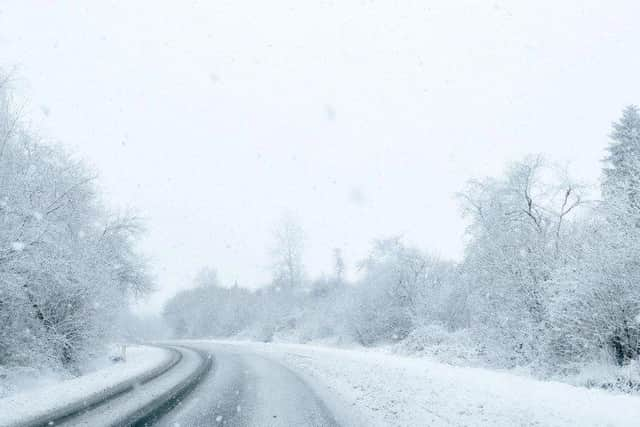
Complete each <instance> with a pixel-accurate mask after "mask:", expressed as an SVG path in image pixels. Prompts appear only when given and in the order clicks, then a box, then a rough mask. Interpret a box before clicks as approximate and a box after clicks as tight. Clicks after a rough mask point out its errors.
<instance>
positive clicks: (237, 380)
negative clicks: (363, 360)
mask: <svg viewBox="0 0 640 427" xmlns="http://www.w3.org/2000/svg"><path fill="white" fill-rule="evenodd" d="M188 346H189V347H190V348H196V349H197V350H199V351H202V352H208V353H209V354H211V355H212V357H213V367H212V369H211V370H210V371H209V373H208V374H207V376H206V377H204V379H203V380H202V381H201V382H200V383H199V384H198V385H197V387H196V388H195V389H194V390H193V392H192V393H190V394H189V395H187V396H186V397H185V398H184V399H182V400H181V402H180V403H179V405H177V406H176V407H175V408H173V409H172V410H171V411H168V412H166V413H165V414H163V415H162V416H161V417H159V418H158V419H156V420H155V422H154V425H158V426H167V427H199V426H217V425H220V426H242V427H245V426H246V427H249V426H265V427H268V426H273V427H275V426H318V427H320V426H322V427H324V426H337V425H338V423H337V422H336V420H335V419H334V417H333V415H332V414H331V412H330V411H329V409H328V408H327V406H326V405H325V404H324V403H323V402H322V400H321V399H320V398H319V397H318V396H317V395H316V394H315V393H314V392H313V391H312V389H311V388H310V387H309V386H308V385H307V384H306V383H305V382H304V381H303V380H302V379H301V378H299V377H298V376H297V375H295V374H294V373H293V372H292V371H290V370H289V369H287V368H286V367H284V366H282V365H280V364H278V363H276V362H273V361H270V360H268V359H265V358H263V357H261V356H259V355H255V354H251V353H244V352H242V351H241V350H239V349H238V348H234V347H233V346H226V345H223V344H214V343H198V344H194V343H190V344H188Z"/></svg>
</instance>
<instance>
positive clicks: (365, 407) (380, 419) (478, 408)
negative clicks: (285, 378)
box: [227, 342, 640, 427]
mask: <svg viewBox="0 0 640 427" xmlns="http://www.w3.org/2000/svg"><path fill="white" fill-rule="evenodd" d="M227 343H229V344H230V343H231V342H227ZM234 345H238V346H245V347H248V348H247V350H250V351H255V352H258V353H261V354H264V355H265V356H267V357H270V358H273V359H276V360H278V361H280V362H282V363H284V364H285V365H286V366H288V367H289V368H291V369H293V370H294V371H296V372H297V373H298V374H300V375H301V376H302V377H303V378H305V379H306V380H307V381H309V382H310V383H312V384H314V385H315V388H316V390H317V392H318V393H319V394H320V395H322V397H323V398H325V399H328V400H330V401H329V402H328V403H329V405H330V406H332V405H331V400H333V401H334V402H337V401H342V402H343V409H342V410H345V411H346V410H349V411H350V412H351V414H347V415H348V416H350V417H351V418H352V419H355V417H357V418H360V419H361V420H362V421H363V424H364V425H385V426H418V425H429V426H509V427H512V426H638V425H640V397H638V396H629V395H621V394H612V393H608V392H606V391H602V390H590V389H586V388H579V387H574V386H571V385H567V384H562V383H557V382H543V381H537V380H534V379H531V378H526V377H521V376H517V375H513V374H509V373H504V372H497V371H492V370H488V369H481V368H465V367H455V366H450V365H446V364H441V363H437V362H434V361H430V360H429V359H424V358H411V357H403V356H396V355H390V354H384V353H381V352H376V351H360V350H358V351H355V350H339V349H333V348H326V347H317V346H309V345H296V344H260V343H250V342H236V343H234ZM332 409H334V410H335V408H332ZM347 418H348V417H347Z"/></svg>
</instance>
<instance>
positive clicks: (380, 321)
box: [165, 106, 640, 373]
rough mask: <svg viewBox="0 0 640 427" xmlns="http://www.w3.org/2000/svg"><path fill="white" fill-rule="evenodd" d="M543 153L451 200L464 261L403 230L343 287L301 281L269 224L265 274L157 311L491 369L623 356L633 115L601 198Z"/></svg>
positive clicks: (609, 163)
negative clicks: (463, 235)
mask: <svg viewBox="0 0 640 427" xmlns="http://www.w3.org/2000/svg"><path fill="white" fill-rule="evenodd" d="M593 193H594V191H593V190H592V189H590V188H588V187H586V186H584V185H581V184H580V183H578V182H575V181H574V180H572V179H571V178H570V177H569V176H568V174H567V173H566V170H565V169H564V168H562V167H560V166H558V165H556V164H554V163H553V162H550V161H547V160H545V159H544V158H542V157H540V156H531V157H527V158H525V159H523V160H522V161H520V162H516V163H514V164H511V165H510V166H509V167H508V168H507V170H506V172H505V174H504V175H503V176H501V177H498V178H485V179H481V180H473V181H470V182H469V183H468V185H467V186H466V188H464V189H463V191H462V192H461V193H460V194H459V195H458V196H459V200H460V205H461V208H462V213H463V214H464V216H465V217H466V218H467V220H468V230H467V240H466V250H465V255H464V259H463V260H462V261H460V262H458V263H452V262H447V261H443V260H440V259H437V258H434V257H433V256H430V255H429V254H426V253H423V252H421V251H420V250H418V249H415V248H412V247H408V246H406V245H405V244H403V242H402V241H401V240H400V239H387V240H381V241H379V242H376V243H375V245H374V247H373V248H372V250H371V253H370V255H369V257H367V259H365V260H364V261H363V262H362V263H361V265H360V268H361V274H360V279H358V280H357V282H356V283H347V281H346V280H345V279H344V274H343V272H344V262H343V261H342V259H341V256H340V252H339V251H336V254H335V259H336V263H335V264H336V267H335V271H334V272H333V274H331V275H330V276H328V277H323V278H320V279H316V280H311V281H310V280H305V277H304V274H303V269H302V268H301V266H302V261H301V259H302V258H301V250H300V248H301V242H302V240H301V239H300V237H299V236H300V234H301V233H300V230H299V229H298V228H297V227H296V226H295V224H292V222H291V221H287V222H286V223H285V224H284V226H282V227H281V228H280V230H279V232H278V233H276V242H277V244H276V248H275V250H274V251H273V254H274V275H273V281H272V283H271V284H270V285H269V286H267V287H265V288H262V289H260V290H259V291H256V292H250V291H247V290H245V289H240V288H237V287H234V288H225V287H222V286H220V284H219V283H218V282H217V280H216V278H215V274H212V273H211V272H209V273H205V274H203V275H201V276H200V278H199V280H198V286H197V287H196V288H195V289H192V290H188V291H185V292H182V293H180V294H178V295H177V296H176V297H174V298H173V299H172V300H171V301H169V303H168V304H167V305H166V308H165V318H166V319H167V320H168V322H169V324H170V325H172V326H173V328H174V330H175V332H176V334H177V335H179V336H188V337H197V336H215V337H230V336H245V337H251V338H257V339H262V340H264V341H270V340H272V339H274V337H282V338H286V339H294V340H297V341H302V342H304V341H308V340H319V339H333V340H340V341H343V342H357V343H359V344H362V345H367V346H369V345H376V344H381V343H392V342H402V343H404V345H406V346H408V347H411V348H413V349H414V350H416V351H418V350H423V349H425V347H429V346H440V347H443V346H444V347H446V346H447V345H449V346H450V347H454V348H457V349H458V350H459V351H461V352H469V353H473V356H474V357H478V358H480V359H482V360H483V361H484V363H487V364H490V365H492V366H500V367H514V366H535V367H536V368H537V369H539V370H540V371H541V372H548V373H551V372H556V373H557V372H561V371H562V372H569V371H571V370H572V369H574V368H576V367H579V366H584V365H585V364H587V363H591V362H603V361H608V362H611V363H612V364H614V365H626V364H628V363H630V362H632V361H634V360H636V359H637V358H638V353H639V351H640V317H639V316H640V115H639V113H638V109H637V108H636V107H633V106H632V107H628V108H627V109H625V110H624V113H623V116H622V118H621V119H620V120H619V121H618V122H617V123H615V124H614V125H613V132H612V134H611V143H610V144H609V146H608V155H607V157H606V159H605V160H604V164H603V170H602V180H601V192H600V193H601V195H602V196H601V197H593V195H592V194H593Z"/></svg>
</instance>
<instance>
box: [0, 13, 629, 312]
mask: <svg viewBox="0 0 640 427" xmlns="http://www.w3.org/2000/svg"><path fill="white" fill-rule="evenodd" d="M638 16H640V4H638V3H637V2H633V1H626V2H622V1H614V2H606V3H605V2H600V1H564V2H552V1H540V2H471V1H465V2H451V1H430V2H429V1H405V2H400V3H399V4H396V3H395V2H383V1H351V0H349V1H339V2H337V1H336V2H329V1H323V2H303V3H301V2H297V1H280V2H263V1H255V2H249V1H233V2H232V1H224V2H223V1H216V2H190V4H187V2H155V1H154V2H151V1H149V2H102V1H101V2H98V1H91V2H88V1H87V2H63V1H44V0H40V1H35V0H34V1H23V0H15V1H13V0H10V1H6V0H5V1H3V2H1V3H0V66H4V67H8V68H11V67H14V66H16V73H15V74H16V76H18V78H19V79H20V80H19V82H18V86H19V90H20V93H21V94H23V95H24V96H25V97H27V98H29V99H31V100H34V103H32V104H30V105H29V106H28V108H27V109H28V110H29V111H30V112H31V114H32V115H31V116H30V117H32V118H33V124H34V126H36V127H38V128H41V129H42V130H43V132H42V133H43V134H45V135H47V136H51V137H52V138H53V139H57V140H60V141H62V142H64V143H65V144H66V145H69V146H72V147H74V148H75V149H76V150H77V151H78V152H79V154H80V155H81V156H82V157H84V158H86V159H87V160H89V162H90V163H92V164H94V165H95V166H96V168H97V169H98V170H99V172H100V174H101V180H100V182H101V183H102V185H103V186H104V189H105V191H106V193H107V195H108V199H109V201H111V202H113V203H114V204H116V205H119V206H125V207H126V206H131V207H135V208H136V209H137V210H138V211H140V212H141V213H142V214H143V215H144V216H145V217H146V218H147V225H148V229H149V232H148V237H147V239H146V240H145V242H144V249H145V251H146V253H147V254H148V255H149V256H150V257H151V258H152V261H153V266H154V271H155V274H156V277H157V281H158V283H159V287H160V292H159V293H158V294H157V295H156V296H154V297H153V298H152V299H151V301H149V302H148V303H146V305H145V306H144V307H143V309H144V310H148V311H154V310H157V309H158V307H159V306H160V304H161V302H162V301H163V300H164V299H166V298H167V297H168V296H169V295H171V294H173V293H175V292H176V291H177V290H178V289H181V288H184V287H186V286H190V283H191V280H192V279H193V277H194V275H195V274H196V272H197V270H199V269H200V268H201V267H202V266H204V265H210V266H213V267H215V268H217V269H218V271H219V275H220V277H221V279H222V281H223V282H225V283H227V284H230V283H233V282H235V281H237V282H238V283H239V284H241V285H244V286H251V287H254V286H258V285H260V284H261V283H263V282H266V281H267V279H268V274H269V273H268V268H267V267H268V262H269V261H268V251H267V248H268V246H269V241H270V238H271V229H272V225H273V223H274V222H275V221H276V220H277V219H278V218H279V217H280V216H281V215H282V213H283V212H285V211H289V212H292V213H294V214H295V215H296V216H297V217H299V218H300V220H301V223H302V226H303V228H304V230H305V233H306V236H307V247H306V257H305V261H306V264H307V268H308V270H309V272H310V273H311V274H319V273H320V272H322V271H328V270H329V269H330V268H331V267H330V265H331V254H332V248H334V247H341V248H342V249H343V252H344V254H345V257H346V258H347V261H348V263H349V265H350V268H351V270H352V273H353V266H354V263H355V262H356V261H357V260H359V259H360V258H362V257H363V256H364V255H365V254H366V251H367V250H368V248H369V247H370V243H371V241H372V240H373V239H374V238H376V237H381V236H387V235H397V234H403V235H405V236H406V237H407V238H408V240H409V241H410V242H413V243H415V244H417V245H418V246H420V247H422V248H425V249H429V250H432V251H433V252H435V253H437V254H440V255H441V256H443V257H451V258H458V257H460V255H461V250H462V236H463V231H464V223H463V221H462V219H461V218H460V215H459V212H458V209H457V205H456V202H455V200H454V199H453V197H452V195H453V193H454V192H456V191H458V190H460V189H461V187H462V186H463V183H464V182H465V181H466V180H467V179H468V178H469V177H472V176H480V175H495V174H498V173H499V172H500V171H501V170H502V168H503V166H504V165H505V163H506V162H507V161H509V160H513V159H518V158H521V157H522V156H523V155H524V154H526V153H531V152H533V153H538V152H541V153H547V154H549V155H550V157H552V158H554V159H560V160H561V161H562V160H563V159H565V160H566V159H569V158H570V159H571V165H570V167H571V169H572V171H573V172H574V174H575V175H577V176H578V177H579V178H582V179H585V180H588V181H592V182H593V181H595V180H596V179H597V177H598V174H599V171H600V170H601V165H600V164H599V161H600V159H601V158H602V157H603V155H604V152H603V150H604V147H605V145H606V144H607V142H608V139H607V134H608V132H609V129H610V121H612V120H614V119H616V118H617V117H618V116H619V113H620V111H621V109H622V108H623V107H624V106H625V105H627V104H630V103H633V102H638V100H639V99H640V85H638V76H639V75H640V56H639V55H637V53H636V51H637V42H638V40H640V26H638V25H637V17H638ZM29 28H38V31H30V30H29Z"/></svg>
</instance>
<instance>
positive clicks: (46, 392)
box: [0, 346, 171, 426]
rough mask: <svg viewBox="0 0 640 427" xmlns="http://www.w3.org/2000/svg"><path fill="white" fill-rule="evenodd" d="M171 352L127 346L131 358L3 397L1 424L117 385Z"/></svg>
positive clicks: (165, 357) (161, 360)
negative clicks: (65, 379)
mask: <svg viewBox="0 0 640 427" xmlns="http://www.w3.org/2000/svg"><path fill="white" fill-rule="evenodd" d="M170 358H171V353H170V352H168V351H167V350H163V349H160V348H157V347H146V346H130V347H127V361H126V362H125V363H117V364H113V365H112V366H110V367H108V368H104V369H100V370H98V371H95V372H92V373H90V374H87V375H82V376H80V377H78V378H74V379H71V380H67V381H62V382H59V383H56V384H52V385H48V386H45V387H41V388H38V389H34V390H31V391H28V392H23V393H17V394H14V395H11V396H8V397H5V398H4V399H0V426H5V425H11V424H13V423H15V422H18V421H20V420H23V419H26V418H29V417H33V416H35V415H37V414H46V413H48V412H50V411H53V410H56V409H58V408H62V407H65V406H66V405H69V404H72V403H73V402H78V401H82V400H83V399H86V398H87V396H90V395H92V394H95V393H99V392H101V391H103V390H105V389H108V388H110V387H113V386H115V385H117V384H120V383H122V382H124V381H127V380H128V379H130V378H133V377H135V376H138V375H141V374H143V373H145V372H147V371H150V370H152V369H154V368H156V367H159V366H161V365H163V364H164V363H166V362H167V361H168V360H169V359H170Z"/></svg>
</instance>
